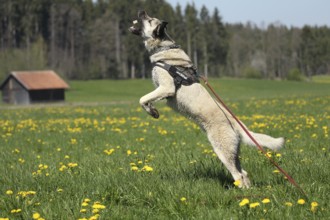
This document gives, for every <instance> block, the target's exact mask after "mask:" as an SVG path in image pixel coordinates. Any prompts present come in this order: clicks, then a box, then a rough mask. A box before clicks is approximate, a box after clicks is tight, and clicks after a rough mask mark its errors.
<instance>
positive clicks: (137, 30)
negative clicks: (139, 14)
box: [128, 20, 142, 35]
mask: <svg viewBox="0 0 330 220" xmlns="http://www.w3.org/2000/svg"><path fill="white" fill-rule="evenodd" d="M139 23H140V22H139V21H138V20H134V21H133V26H131V27H130V28H129V29H128V30H129V31H130V32H131V33H132V34H136V35H141V30H142V29H141V27H138V25H139Z"/></svg>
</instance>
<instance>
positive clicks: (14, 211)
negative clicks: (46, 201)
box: [10, 209, 22, 214]
mask: <svg viewBox="0 0 330 220" xmlns="http://www.w3.org/2000/svg"><path fill="white" fill-rule="evenodd" d="M21 211H22V209H13V210H11V211H10V213H12V214H14V213H20V212H21Z"/></svg>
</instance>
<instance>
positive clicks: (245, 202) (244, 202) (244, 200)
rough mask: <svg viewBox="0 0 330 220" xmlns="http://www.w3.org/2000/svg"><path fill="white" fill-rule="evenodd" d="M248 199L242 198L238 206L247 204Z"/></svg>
mask: <svg viewBox="0 0 330 220" xmlns="http://www.w3.org/2000/svg"><path fill="white" fill-rule="evenodd" d="M249 202H250V201H249V199H247V198H245V199H243V200H242V201H241V202H240V203H239V206H241V207H242V206H245V205H247V204H249Z"/></svg>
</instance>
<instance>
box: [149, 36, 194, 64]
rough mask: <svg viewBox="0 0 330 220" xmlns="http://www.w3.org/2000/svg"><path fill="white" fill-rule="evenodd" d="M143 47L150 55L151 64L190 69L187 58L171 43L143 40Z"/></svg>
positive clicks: (189, 62) (167, 41) (168, 41)
mask: <svg viewBox="0 0 330 220" xmlns="http://www.w3.org/2000/svg"><path fill="white" fill-rule="evenodd" d="M144 44H145V47H146V49H147V51H148V52H149V55H150V61H151V63H156V62H165V63H167V64H170V65H174V66H182V67H192V66H193V63H192V62H191V60H190V58H189V56H188V55H187V54H186V53H185V52H184V51H183V50H182V49H181V48H180V47H179V46H177V45H176V44H175V43H174V42H173V41H170V40H165V41H162V40H159V39H152V40H145V41H144Z"/></svg>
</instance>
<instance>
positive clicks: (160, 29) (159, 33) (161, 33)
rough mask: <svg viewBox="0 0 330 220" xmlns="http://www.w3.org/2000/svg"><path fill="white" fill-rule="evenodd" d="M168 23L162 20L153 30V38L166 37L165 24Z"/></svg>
mask: <svg viewBox="0 0 330 220" xmlns="http://www.w3.org/2000/svg"><path fill="white" fill-rule="evenodd" d="M167 24H168V22H166V21H162V22H161V23H160V24H159V25H158V26H157V27H156V29H155V30H154V32H153V34H152V35H153V37H154V38H160V39H164V38H165V37H166V31H165V29H166V25H167Z"/></svg>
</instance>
